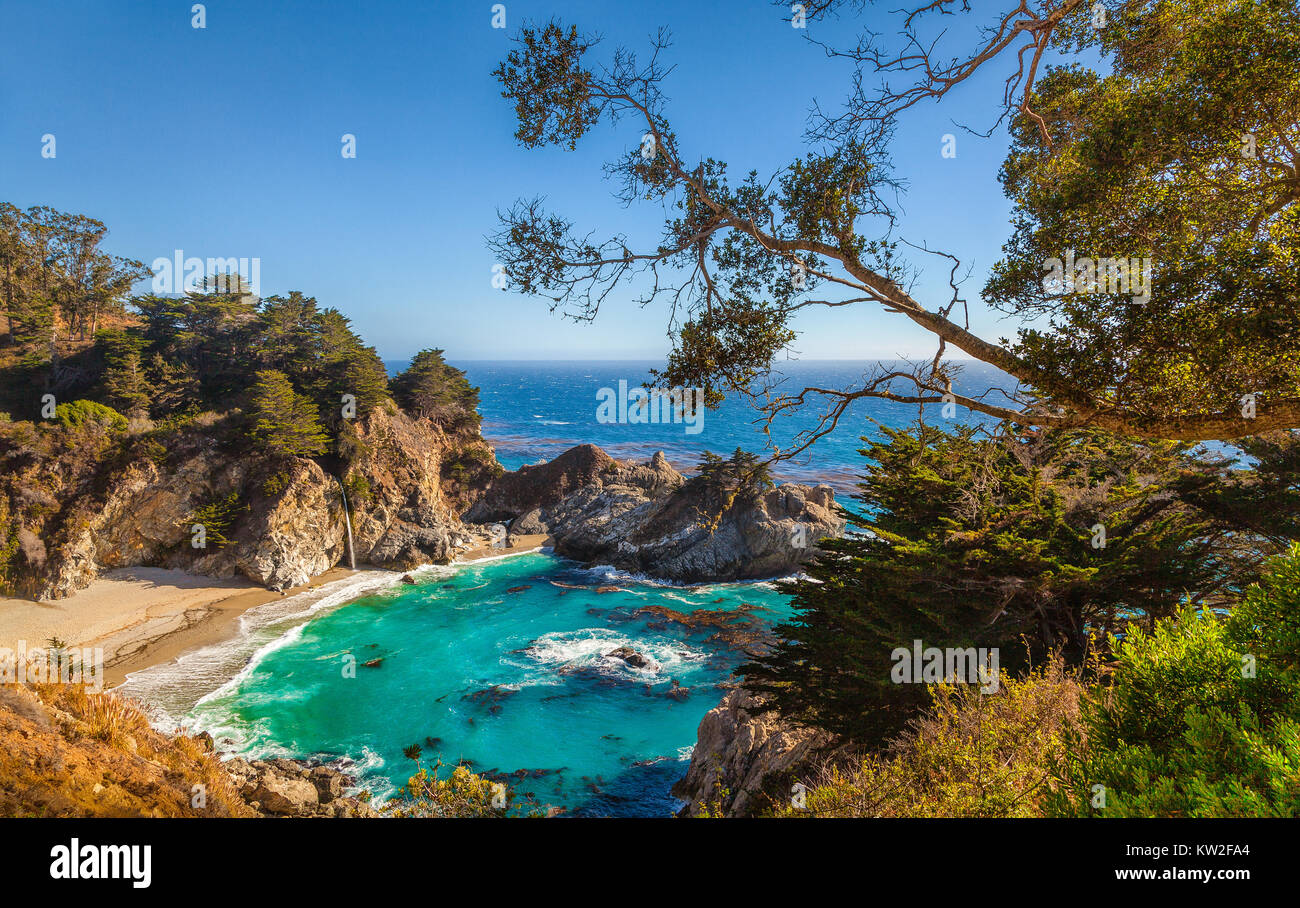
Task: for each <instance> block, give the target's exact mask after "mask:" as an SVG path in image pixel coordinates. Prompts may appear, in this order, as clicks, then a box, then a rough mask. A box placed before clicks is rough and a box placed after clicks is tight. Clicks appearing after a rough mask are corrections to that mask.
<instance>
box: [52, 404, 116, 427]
mask: <svg viewBox="0 0 1300 908" xmlns="http://www.w3.org/2000/svg"><path fill="white" fill-rule="evenodd" d="M54 416H55V418H56V419H57V420H58V421H59V425H61V426H63V428H65V429H71V430H73V431H77V430H79V429H81V428H83V427H84V426H97V427H99V428H102V429H105V430H107V431H110V432H125V431H126V428H127V421H126V417H125V416H123V415H122V414H121V413H119V412H117V411H116V410H114V409H113V408H112V407H106V406H104V405H103V404H100V403H96V402H95V401H93V400H74V401H73V402H72V403H70V404H59V405H58V406H57V407H55V408H54Z"/></svg>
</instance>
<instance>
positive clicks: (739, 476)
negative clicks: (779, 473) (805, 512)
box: [689, 448, 776, 498]
mask: <svg viewBox="0 0 1300 908" xmlns="http://www.w3.org/2000/svg"><path fill="white" fill-rule="evenodd" d="M689 482H690V483H691V484H692V485H696V486H699V487H702V488H705V489H708V490H710V491H712V492H717V493H722V494H729V495H732V496H738V497H742V498H745V497H754V496H757V495H761V494H762V493H763V492H766V491H767V490H768V489H770V488H772V487H773V486H774V485H776V482H775V481H774V480H773V479H772V471H771V468H770V467H769V466H768V464H767V463H765V462H763V461H762V460H761V459H760V458H759V456H758V455H757V454H752V453H750V452H749V451H745V450H743V449H741V448H736V450H735V453H733V454H732V455H731V456H730V457H720V456H719V455H717V454H714V453H713V452H712V451H705V452H704V454H703V456H702V458H701V460H700V465H699V468H698V469H697V470H696V473H695V475H694V476H692V477H691V478H690V480H689Z"/></svg>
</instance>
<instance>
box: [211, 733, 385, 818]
mask: <svg viewBox="0 0 1300 908" xmlns="http://www.w3.org/2000/svg"><path fill="white" fill-rule="evenodd" d="M201 737H202V736H201ZM209 740H211V739H209ZM222 769H223V770H225V772H226V774H227V775H228V776H229V777H230V780H231V782H232V783H233V784H234V786H235V789H236V790H237V791H238V792H239V795H240V797H241V798H243V799H244V801H245V802H246V803H247V804H248V806H249V807H250V808H252V809H253V810H254V811H256V812H257V813H258V814H259V815H260V816H264V817H334V818H345V819H369V818H374V817H380V816H383V814H382V813H381V812H379V811H377V810H375V809H374V808H373V807H371V806H370V799H369V797H368V795H366V794H357V795H349V794H345V792H348V791H351V790H353V789H354V788H355V787H356V784H357V780H356V779H355V778H354V777H353V776H351V775H349V774H348V773H347V772H345V771H344V770H342V769H339V768H338V767H336V766H331V765H329V764H328V763H315V762H312V761H309V760H291V759H287V758H284V757H277V758H275V759H271V760H246V759H244V758H243V757H232V758H231V759H229V760H226V761H225V762H224V763H222Z"/></svg>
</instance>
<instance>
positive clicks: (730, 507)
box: [465, 445, 844, 582]
mask: <svg viewBox="0 0 1300 908" xmlns="http://www.w3.org/2000/svg"><path fill="white" fill-rule="evenodd" d="M465 519H466V520H471V521H476V522H484V523H486V522H493V521H496V522H501V523H506V522H509V529H510V532H511V533H550V534H551V536H552V538H553V540H554V547H555V551H556V552H557V553H558V554H560V555H564V556H566V557H569V558H574V559H576V560H579V561H584V562H587V563H591V564H609V565H613V566H614V567H618V568H621V569H624V570H627V571H631V572H635V573H644V574H648V575H651V576H655V577H662V578H666V579H671V580H677V581H683V582H702V581H714V580H742V579H753V578H763V577H773V576H777V575H781V574H788V573H790V572H792V571H794V570H796V569H797V568H798V567H799V565H801V564H803V563H804V562H806V561H807V560H809V559H810V558H811V557H813V556H814V555H815V554H816V552H817V549H816V547H815V543H816V541H817V540H818V539H820V538H822V537H825V536H836V535H839V534H840V533H842V532H843V531H844V520H843V519H842V518H840V517H839V516H838V515H837V514H836V513H835V511H834V492H833V491H832V490H831V488H830V487H829V486H823V485H819V486H817V487H816V488H809V487H808V486H804V485H798V484H793V483H787V484H785V485H781V486H778V487H776V488H774V489H769V490H766V491H759V492H755V493H753V494H736V495H734V496H727V495H723V494H719V492H718V491H717V490H713V489H709V488H707V487H705V486H704V485H703V484H702V483H695V482H691V481H688V480H686V479H685V478H684V477H683V476H682V475H681V474H680V473H678V472H677V471H676V470H675V469H673V467H672V466H671V465H670V464H669V463H668V461H667V459H666V458H665V457H664V455H663V453H662V452H660V453H657V454H655V456H654V457H653V458H652V459H651V460H650V461H649V462H648V463H643V464H638V463H633V462H631V461H618V460H614V459H613V458H611V457H610V456H609V455H608V454H606V453H605V452H604V451H602V450H601V449H600V448H597V447H595V446H594V445H581V446H579V447H576V448H572V449H570V450H569V451H566V452H565V453H564V454H561V455H560V456H559V457H557V458H555V459H554V460H552V461H551V462H550V463H547V464H542V465H539V466H532V467H523V468H521V469H519V470H517V471H515V472H512V473H506V474H504V475H503V476H501V477H499V478H497V479H495V480H494V481H493V482H492V483H491V484H490V485H489V487H488V489H487V492H486V493H485V494H484V495H483V497H482V498H480V499H479V500H478V501H477V502H476V503H475V504H474V505H473V507H471V508H470V510H469V511H468V512H467V513H466V515H465Z"/></svg>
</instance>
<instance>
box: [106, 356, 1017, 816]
mask: <svg viewBox="0 0 1300 908" xmlns="http://www.w3.org/2000/svg"><path fill="white" fill-rule="evenodd" d="M403 365H404V364H402V363H391V364H389V368H390V371H396V370H397V369H400V368H401V367H402V366H403ZM464 365H465V366H466V368H467V370H468V373H469V378H470V380H471V381H473V382H475V383H476V384H478V385H479V386H480V387H481V389H482V406H481V411H482V414H483V417H484V422H483V433H484V435H485V436H487V437H488V438H489V440H491V441H492V442H493V444H494V445H495V446H496V451H497V456H498V458H499V459H500V460H501V462H502V463H503V464H504V465H505V466H506V467H508V468H517V467H518V466H520V465H522V464H525V463H533V462H537V461H539V460H546V459H549V458H551V457H554V456H555V455H556V454H559V453H560V452H562V451H564V450H566V449H568V448H570V447H572V446H573V445H576V444H580V443H583V442H593V443H596V444H599V445H601V446H602V447H604V448H605V449H606V450H607V451H609V452H610V453H611V454H613V455H614V456H616V457H623V458H629V457H631V458H636V459H647V458H649V457H650V456H651V454H653V453H654V451H656V450H664V451H665V452H666V453H667V454H668V457H669V459H670V460H672V461H673V462H674V463H675V464H677V465H678V466H679V467H681V468H689V467H690V465H692V464H693V463H694V462H695V461H696V460H698V458H699V455H700V453H701V452H702V451H704V450H706V449H707V450H713V451H717V452H727V453H729V452H730V451H732V450H734V449H735V448H736V447H737V446H743V447H745V448H747V449H749V450H756V451H757V450H761V449H762V446H763V437H762V435H761V433H760V432H759V431H758V429H757V428H756V427H755V426H754V424H753V422H752V420H753V414H752V412H750V411H749V410H748V409H746V408H745V407H744V405H743V404H741V403H740V402H739V401H736V400H732V401H728V402H727V403H725V404H724V405H723V407H722V408H721V409H720V410H718V411H713V412H710V413H708V414H706V419H705V423H704V430H703V431H702V432H701V433H699V434H698V435H691V434H687V433H685V432H684V431H683V427H682V426H681V425H680V424H679V425H651V426H638V425H626V424H624V425H618V424H612V425H611V424H601V423H598V422H596V419H595V416H596V409H595V406H596V392H597V389H599V388H600V387H604V386H611V387H612V386H617V384H618V382H619V381H620V380H627V381H629V383H630V384H632V385H636V384H639V383H640V382H641V381H642V380H643V379H644V378H645V377H646V368H647V367H648V366H649V365H650V364H637V363H608V362H605V363H467V364H464ZM870 368H872V364H867V363H799V364H793V365H791V366H790V367H789V370H790V373H791V375H790V378H791V380H792V382H798V383H799V384H800V386H802V383H804V382H807V383H811V384H818V385H821V386H833V387H848V386H851V385H852V384H853V383H854V381H855V380H860V377H861V375H862V374H863V373H864V372H865V371H867V370H869V369H870ZM998 376H999V373H995V372H994V371H993V370H990V369H988V368H987V367H982V366H975V367H972V368H971V369H970V370H969V371H968V372H967V373H966V374H965V375H964V376H963V377H962V380H961V382H959V387H960V388H962V389H964V390H968V391H970V392H971V393H978V392H980V391H983V390H984V389H986V388H988V387H989V386H990V385H997V384H999V381H998ZM932 409H935V408H932ZM930 415H931V416H932V417H935V418H937V417H938V415H939V414H938V413H937V412H934V413H931V414H930ZM814 416H815V414H814V413H811V412H809V413H805V414H801V415H800V416H798V417H796V418H794V419H792V420H790V421H787V422H785V423H784V424H782V425H781V426H778V433H777V437H778V438H779V439H783V440H784V439H788V438H789V437H791V435H792V434H793V433H794V432H795V431H798V430H799V429H803V428H807V427H809V426H810V425H812V420H813V418H814ZM915 417H916V410H915V408H910V407H902V406H894V405H888V404H882V403H880V402H878V401H877V402H873V401H865V400H864V401H859V402H857V403H855V404H854V407H853V408H852V409H851V410H850V411H849V413H848V414H846V416H845V417H844V419H843V420H842V422H841V425H840V428H839V430H838V431H837V433H836V435H835V436H834V437H833V438H828V439H826V440H824V441H822V442H820V443H819V444H818V446H817V448H816V449H815V450H814V451H813V452H812V453H811V454H809V455H808V456H806V457H803V458H801V459H800V461H799V462H798V463H787V464H782V465H781V466H780V468H779V469H778V471H777V472H778V475H779V476H780V478H782V479H787V480H788V479H795V480H800V481H805V482H829V483H831V484H832V485H834V486H836V488H837V490H839V491H841V492H843V491H845V490H848V489H851V488H852V483H853V482H854V481H855V479H856V477H857V474H858V473H859V472H860V470H861V457H860V456H859V455H858V454H857V453H856V451H857V448H858V447H860V442H859V440H858V437H859V436H860V435H864V434H872V433H873V432H874V431H875V424H874V423H873V422H872V420H873V419H875V420H879V421H880V422H883V423H885V424H886V425H891V426H901V425H904V424H906V423H907V422H909V421H911V420H913V419H915ZM962 417H966V418H969V416H968V414H965V413H964V412H962V413H961V414H960V415H959V418H962ZM416 576H417V577H418V578H419V582H418V583H417V584H416V585H414V586H407V585H402V584H400V583H398V582H397V575H395V574H392V573H391V572H385V571H363V572H360V573H358V574H355V575H353V576H352V577H350V578H348V579H347V580H345V581H339V582H338V583H335V584H330V585H328V586H326V587H324V588H322V589H321V590H318V591H315V592H311V593H305V594H300V595H298V596H293V597H288V598H286V599H283V600H280V601H278V602H276V603H273V604H271V605H267V606H264V607H262V608H260V609H256V610H253V611H252V612H249V613H248V614H246V615H245V616H244V618H243V619H242V622H241V633H240V635H239V637H238V638H237V639H234V640H231V641H227V642H225V643H223V644H221V645H219V646H215V647H210V648H208V649H206V650H202V651H199V652H196V653H190V654H187V655H186V656H183V657H182V658H181V659H180V660H179V661H178V662H176V663H172V664H170V665H165V666H157V667H154V668H151V669H148V670H146V671H144V672H140V673H137V674H135V675H132V676H131V677H130V678H129V679H128V681H127V683H126V684H125V685H123V690H124V692H126V693H128V694H131V695H134V696H136V697H138V698H140V699H141V700H143V701H144V702H145V703H146V704H147V705H148V706H149V707H150V708H152V709H153V710H154V712H155V718H156V721H157V722H158V723H159V724H160V725H163V726H169V727H174V726H176V725H182V726H186V727H189V728H191V729H193V730H205V731H209V732H211V733H212V734H213V736H214V737H215V738H217V740H218V743H219V744H220V746H221V747H222V748H223V749H236V750H239V751H242V752H244V753H246V754H247V755H249V756H253V757H259V756H297V757H317V758H320V759H326V760H334V759H341V760H343V761H345V762H348V761H350V762H351V769H352V770H353V772H354V773H355V774H357V775H359V776H360V778H361V782H362V784H363V786H365V787H368V788H370V789H371V790H372V791H374V792H375V793H376V794H378V795H380V796H381V797H383V796H386V795H388V794H390V793H392V792H393V791H394V790H395V789H396V788H397V787H398V786H400V785H401V784H402V783H403V782H404V781H405V780H406V779H407V778H408V777H409V776H410V775H411V774H412V772H413V771H414V769H415V766H414V764H413V763H412V762H411V761H410V760H409V759H408V758H406V757H405V756H404V755H403V750H404V749H405V748H407V747H409V746H410V745H412V744H416V745H419V746H420V747H421V749H422V751H423V759H424V760H425V762H426V764H427V763H428V762H430V761H431V760H433V759H440V760H441V761H442V762H443V763H444V764H446V765H451V764H455V763H457V762H460V761H464V762H466V763H467V765H468V766H469V767H470V768H471V769H473V770H474V771H476V772H479V773H484V774H487V775H489V776H490V777H492V778H494V779H498V780H501V781H506V782H508V783H509V784H510V785H511V786H512V787H514V788H515V789H516V791H519V792H522V793H526V794H527V793H531V795H532V796H533V799H534V800H535V801H536V802H538V803H540V804H545V805H553V806H560V807H564V808H566V809H567V810H569V811H570V812H571V813H573V814H578V815H600V816H664V815H667V814H669V813H671V812H672V811H673V810H674V809H675V808H676V807H677V806H678V804H677V802H676V801H675V800H674V799H673V798H672V797H671V795H670V794H669V788H670V787H671V785H672V783H673V782H674V781H676V780H677V779H679V778H680V777H681V776H682V775H683V774H684V773H685V771H686V768H687V761H688V760H689V755H690V748H691V746H692V745H693V744H694V743H695V738H696V729H697V727H698V725H699V721H700V719H701V717H702V716H703V715H704V713H705V712H707V711H708V710H709V709H711V708H713V707H714V706H715V705H716V704H717V702H718V700H719V699H720V698H721V696H722V690H721V689H720V685H721V684H722V683H723V682H724V681H726V680H727V679H728V677H729V676H730V675H731V672H732V670H733V669H734V668H735V667H736V666H737V665H738V664H739V663H740V662H741V661H743V655H742V653H741V652H740V650H739V648H738V647H739V645H740V644H741V643H742V642H743V639H742V638H743V637H745V636H746V635H749V636H752V635H753V633H754V632H755V631H757V630H760V629H762V628H763V627H766V626H767V625H770V624H771V623H773V622H775V621H778V620H781V619H783V618H785V617H787V616H788V614H789V605H788V602H787V601H786V599H785V597H783V596H781V595H779V594H778V593H777V592H776V591H775V590H774V589H773V588H772V587H771V585H770V584H763V583H758V584H753V583H751V584H714V585H707V586H700V587H689V588H686V587H674V586H671V585H666V584H658V583H652V582H648V581H645V580H641V579H637V578H630V577H627V576H625V575H619V574H616V573H614V572H612V571H611V570H609V569H600V568H596V569H592V570H585V569H583V568H581V567H580V566H578V565H574V564H572V563H570V562H566V561H563V560H560V559H558V558H555V557H553V556H551V555H549V554H543V553H537V554H530V555H521V556H515V557H510V558H501V559H495V560H491V561H485V562H480V563H477V564H471V565H464V566H459V567H455V568H430V569H427V570H424V571H421V572H418V573H417V575H416ZM602 585H604V586H609V585H613V586H617V587H618V589H617V590H616V591H613V592H604V593H601V592H598V591H597V589H598V587H600V586H602ZM750 606H752V607H754V608H755V609H756V610H755V611H753V612H751V613H749V614H748V615H747V616H746V615H740V616H733V624H732V625H731V626H730V627H726V626H724V627H721V628H720V627H718V626H713V625H712V624H710V623H708V622H698V621H697V624H702V625H703V626H696V627H691V626H688V624H687V623H684V622H683V621H682V620H674V618H675V617H680V616H672V615H667V616H665V615H664V614H655V613H648V612H645V611H639V610H644V609H647V608H649V609H655V608H660V609H665V608H666V609H672V610H674V611H675V612H679V613H683V614H686V615H694V616H696V618H697V619H698V618H700V617H701V616H704V617H706V618H709V617H712V618H716V617H718V615H719V614H722V613H725V612H727V611H729V610H736V609H741V608H744V607H750ZM623 646H627V647H631V648H633V649H635V650H636V651H637V652H639V653H641V654H643V655H645V656H646V657H647V658H649V659H650V660H652V662H651V664H650V665H648V666H646V667H644V668H634V667H632V666H629V665H628V664H626V663H625V662H623V661H621V660H619V659H617V658H613V657H609V656H608V655H607V654H608V653H610V652H611V651H613V650H615V649H617V648H619V647H623ZM367 662H370V663H372V666H370V667H367V666H366V665H365V663H367ZM349 666H351V667H354V670H353V671H350V672H347V671H345V668H347V667H349ZM674 682H675V683H676V687H674Z"/></svg>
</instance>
